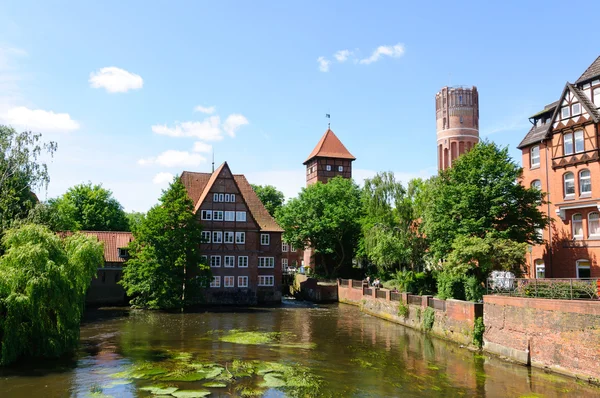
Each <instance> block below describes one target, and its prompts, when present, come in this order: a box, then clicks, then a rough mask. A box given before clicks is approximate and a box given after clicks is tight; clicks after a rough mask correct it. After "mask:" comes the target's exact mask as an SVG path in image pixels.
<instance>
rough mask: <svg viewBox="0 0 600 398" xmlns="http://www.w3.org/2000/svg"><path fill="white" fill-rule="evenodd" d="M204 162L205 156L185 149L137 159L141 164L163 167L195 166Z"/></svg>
mask: <svg viewBox="0 0 600 398" xmlns="http://www.w3.org/2000/svg"><path fill="white" fill-rule="evenodd" d="M202 163H206V158H205V157H203V156H200V155H198V154H197V153H190V152H187V151H175V150H172V149H171V150H168V151H165V152H163V153H161V154H160V155H158V156H157V157H155V158H145V159H140V160H138V164H139V165H141V166H149V165H159V166H164V167H196V166H199V165H201V164H202Z"/></svg>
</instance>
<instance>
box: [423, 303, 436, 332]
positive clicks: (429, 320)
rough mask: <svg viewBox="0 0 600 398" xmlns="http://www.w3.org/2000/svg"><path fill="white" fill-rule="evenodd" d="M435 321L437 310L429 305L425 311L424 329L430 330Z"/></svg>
mask: <svg viewBox="0 0 600 398" xmlns="http://www.w3.org/2000/svg"><path fill="white" fill-rule="evenodd" d="M434 321H435V311H434V310H433V308H430V307H427V308H426V309H425V312H424V313H423V330H425V331H427V332H428V331H430V330H431V329H432V328H433V322H434Z"/></svg>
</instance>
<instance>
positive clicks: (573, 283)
mask: <svg viewBox="0 0 600 398" xmlns="http://www.w3.org/2000/svg"><path fill="white" fill-rule="evenodd" d="M486 290H487V294H495V295H502V296H513V297H536V298H548V299H563V300H598V299H599V298H600V279H558V278H557V279H549V278H545V279H523V278H510V277H508V278H489V279H488V280H487V284H486Z"/></svg>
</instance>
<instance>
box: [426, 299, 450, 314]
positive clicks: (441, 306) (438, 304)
mask: <svg viewBox="0 0 600 398" xmlns="http://www.w3.org/2000/svg"><path fill="white" fill-rule="evenodd" d="M427 306H428V307H431V308H433V309H436V310H440V311H446V300H440V299H437V298H435V297H429V298H427Z"/></svg>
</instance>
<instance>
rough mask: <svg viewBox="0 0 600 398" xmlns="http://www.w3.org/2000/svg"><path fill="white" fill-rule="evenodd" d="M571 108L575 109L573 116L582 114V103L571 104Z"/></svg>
mask: <svg viewBox="0 0 600 398" xmlns="http://www.w3.org/2000/svg"><path fill="white" fill-rule="evenodd" d="M571 108H572V109H571V110H572V111H573V116H576V115H580V114H581V105H580V104H579V102H578V103H576V104H573V105H571Z"/></svg>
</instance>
